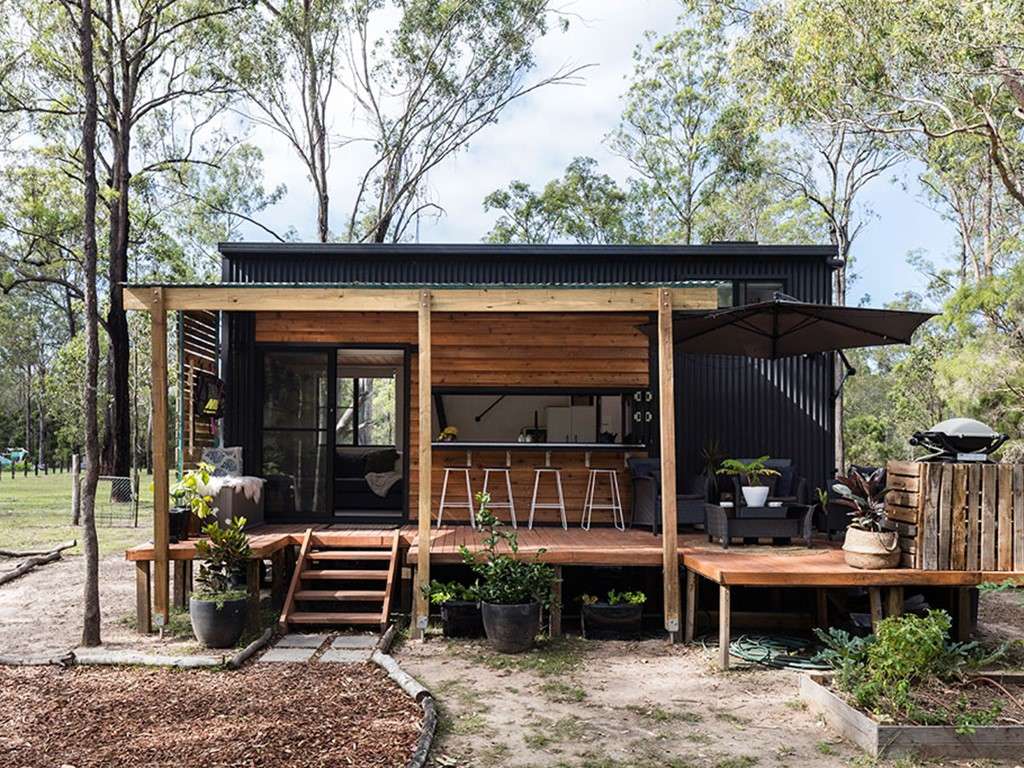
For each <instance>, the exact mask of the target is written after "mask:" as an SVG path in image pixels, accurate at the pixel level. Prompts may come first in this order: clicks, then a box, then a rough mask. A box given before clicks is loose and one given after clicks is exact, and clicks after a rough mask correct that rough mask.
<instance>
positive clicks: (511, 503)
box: [482, 467, 519, 528]
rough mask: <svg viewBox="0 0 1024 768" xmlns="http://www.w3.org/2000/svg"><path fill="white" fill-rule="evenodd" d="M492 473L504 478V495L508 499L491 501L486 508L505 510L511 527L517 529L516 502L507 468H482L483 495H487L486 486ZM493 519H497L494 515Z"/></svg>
mask: <svg viewBox="0 0 1024 768" xmlns="http://www.w3.org/2000/svg"><path fill="white" fill-rule="evenodd" d="M492 472H496V473H498V474H502V475H504V476H505V493H506V495H507V497H508V499H507V501H492V502H491V503H490V504H488V506H489V507H490V508H491V509H507V510H508V512H509V517H511V518H512V527H513V528H518V527H519V525H518V523H516V500H515V498H514V497H513V496H512V472H511V470H510V469H509V468H508V467H484V487H483V491H482V492H483V493H487V484H488V482H489V481H490V479H491V473H492ZM495 517H497V515H495Z"/></svg>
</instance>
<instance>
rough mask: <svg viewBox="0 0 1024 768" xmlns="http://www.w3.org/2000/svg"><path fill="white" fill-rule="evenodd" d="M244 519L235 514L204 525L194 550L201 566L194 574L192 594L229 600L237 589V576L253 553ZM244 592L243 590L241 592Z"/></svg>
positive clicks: (200, 597)
mask: <svg viewBox="0 0 1024 768" xmlns="http://www.w3.org/2000/svg"><path fill="white" fill-rule="evenodd" d="M246 522H247V521H246V519H245V518H244V517H235V518H233V519H232V520H231V521H230V522H229V523H227V524H226V525H221V524H220V522H219V521H217V520H214V521H212V522H211V523H209V524H208V525H206V526H204V527H203V535H204V536H206V538H205V539H200V540H199V541H197V542H196V554H197V555H198V556H199V557H200V559H202V561H203V566H202V568H200V570H199V574H198V575H197V576H196V583H197V584H198V589H196V592H195V596H196V597H197V598H198V599H200V600H204V599H205V600H218V601H223V600H231V599H235V593H236V592H238V591H239V590H237V589H236V588H235V587H234V584H233V582H234V580H235V578H236V576H237V575H238V574H239V573H240V572H241V571H242V570H243V568H244V567H245V565H246V562H247V561H248V560H249V558H250V557H251V556H252V549H251V548H250V547H249V536H248V534H246V532H245V524H246ZM244 594H245V593H244V591H242V593H241V595H239V596H243V595H244Z"/></svg>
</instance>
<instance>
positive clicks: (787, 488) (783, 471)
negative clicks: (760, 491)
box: [771, 464, 796, 498]
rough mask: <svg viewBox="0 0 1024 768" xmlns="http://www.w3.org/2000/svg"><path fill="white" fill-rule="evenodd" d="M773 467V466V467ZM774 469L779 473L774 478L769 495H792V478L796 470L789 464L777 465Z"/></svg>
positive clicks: (794, 476) (776, 496)
mask: <svg viewBox="0 0 1024 768" xmlns="http://www.w3.org/2000/svg"><path fill="white" fill-rule="evenodd" d="M773 469H774V467H773ZM776 471H777V472H778V473H779V475H778V477H776V478H775V482H774V483H773V486H772V493H771V495H772V496H773V497H775V498H778V497H782V496H792V495H793V480H794V479H795V478H796V470H795V469H794V468H793V466H792V465H791V464H786V465H785V466H781V467H778V468H777V469H776Z"/></svg>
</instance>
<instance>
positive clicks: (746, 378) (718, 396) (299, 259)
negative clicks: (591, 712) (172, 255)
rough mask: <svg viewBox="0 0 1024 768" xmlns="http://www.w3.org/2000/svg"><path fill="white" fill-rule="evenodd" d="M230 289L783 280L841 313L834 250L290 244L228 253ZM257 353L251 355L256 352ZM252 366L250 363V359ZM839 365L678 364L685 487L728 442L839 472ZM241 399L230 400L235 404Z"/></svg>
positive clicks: (234, 372) (241, 410)
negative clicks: (707, 455)
mask: <svg viewBox="0 0 1024 768" xmlns="http://www.w3.org/2000/svg"><path fill="white" fill-rule="evenodd" d="M222 251H223V256H224V258H223V264H222V279H223V281H225V282H232V283H374V284H379V283H402V284H458V285H465V284H480V285H488V284H508V285H515V284H537V283H545V284H588V283H589V284H603V285H607V284H615V283H659V282H678V281H686V280H739V281H743V280H771V281H776V280H777V281H780V282H782V283H783V285H784V290H785V291H786V293H789V294H790V295H792V296H794V297H795V298H797V299H801V300H804V301H814V302H820V303H831V274H832V271H831V267H830V266H829V263H828V257H829V256H831V255H834V251H833V250H832V249H830V248H828V247H817V246H816V247H783V246H756V245H748V244H730V245H710V246H693V247H629V246H621V247H602V248H586V247H565V246H554V247H494V246H474V245H470V246H467V245H453V246H444V245H430V246H402V245H399V246H337V247H336V248H331V247H330V246H327V247H323V246H315V245H312V246H292V245H285V246H279V245H275V244H255V245H253V244H244V243H237V244H229V245H225V246H224V247H223V248H222ZM228 331H229V335H228V338H229V340H230V342H229V343H230V344H231V349H232V350H233V352H232V353H230V361H229V364H228V365H227V366H225V371H226V373H227V377H228V381H227V384H228V391H229V393H232V392H233V393H234V399H235V404H234V405H233V406H232V405H229V415H228V419H227V424H226V427H225V439H226V440H229V441H230V443H229V444H240V445H243V446H245V447H246V448H247V450H246V453H247V454H248V455H254V454H253V453H252V452H251V446H252V445H253V441H254V440H255V439H256V436H255V434H253V432H252V428H250V427H247V426H246V424H256V423H258V418H256V417H258V404H256V403H255V402H253V400H252V398H253V397H254V391H253V384H254V381H255V375H254V374H255V370H254V369H253V364H254V361H253V360H252V359H251V358H252V355H251V349H252V345H251V338H252V336H251V334H252V319H251V316H246V315H245V314H239V315H236V316H234V317H229V329H228ZM247 352H249V353H250V354H247ZM245 358H249V359H245ZM832 360H833V357H832V355H814V356H808V357H804V358H792V359H788V360H780V361H775V362H770V361H759V360H747V359H744V358H735V357H721V356H706V355H687V354H678V355H677V356H676V359H675V366H676V386H677V393H678V395H677V424H676V434H677V455H678V464H679V467H680V474H681V477H680V481H685V479H686V478H689V477H690V476H691V475H693V474H695V473H697V472H699V471H700V470H701V468H702V460H701V450H702V448H703V447H704V446H705V445H706V444H708V443H710V442H715V441H717V443H718V445H719V446H720V447H721V449H722V450H724V451H726V452H727V453H728V454H729V455H732V456H752V455H761V454H766V453H767V454H770V455H772V456H776V457H792V458H793V460H794V463H795V464H796V465H797V466H798V468H799V469H800V470H801V472H802V474H804V475H806V476H807V477H808V479H809V481H810V482H811V484H812V487H814V486H815V485H819V486H820V485H824V483H826V482H827V481H828V479H829V478H830V477H831V472H832V467H833V463H834V458H833V457H834V446H833V444H832V423H833V412H832V397H831V393H832V388H833V381H834V375H833V362H832ZM229 397H230V395H229Z"/></svg>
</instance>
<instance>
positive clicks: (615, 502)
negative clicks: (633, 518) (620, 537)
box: [610, 469, 626, 531]
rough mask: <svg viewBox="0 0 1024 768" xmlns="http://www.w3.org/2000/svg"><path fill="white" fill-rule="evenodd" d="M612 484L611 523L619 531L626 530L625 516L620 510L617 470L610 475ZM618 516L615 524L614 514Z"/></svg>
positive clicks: (620, 500) (620, 498)
mask: <svg viewBox="0 0 1024 768" xmlns="http://www.w3.org/2000/svg"><path fill="white" fill-rule="evenodd" d="M610 477H611V482H612V505H613V506H612V523H613V524H614V525H615V527H616V528H618V529H619V530H620V531H624V530H626V515H625V513H624V512H623V510H622V493H621V491H620V489H619V473H618V471H617V470H614V469H613V470H612V473H611V476H610ZM616 512H618V514H619V521H618V522H615V513H616Z"/></svg>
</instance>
